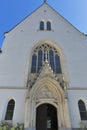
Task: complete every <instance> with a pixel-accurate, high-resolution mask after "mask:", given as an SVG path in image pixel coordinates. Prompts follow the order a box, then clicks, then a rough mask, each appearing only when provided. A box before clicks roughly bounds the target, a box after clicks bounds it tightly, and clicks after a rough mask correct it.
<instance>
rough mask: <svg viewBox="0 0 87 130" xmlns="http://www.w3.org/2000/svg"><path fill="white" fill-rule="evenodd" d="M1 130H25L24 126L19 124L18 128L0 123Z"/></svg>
mask: <svg viewBox="0 0 87 130" xmlns="http://www.w3.org/2000/svg"><path fill="white" fill-rule="evenodd" d="M0 130H24V125H23V124H19V123H17V125H16V126H12V125H10V124H9V123H6V122H4V123H0Z"/></svg>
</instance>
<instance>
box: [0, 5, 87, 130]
mask: <svg viewBox="0 0 87 130" xmlns="http://www.w3.org/2000/svg"><path fill="white" fill-rule="evenodd" d="M86 57H87V41H86V36H85V35H84V34H82V33H81V32H80V31H78V30H77V29H76V28H75V27H74V26H73V25H71V24H70V23H69V22H68V21H67V20H66V19H65V18H63V17H62V16H61V15H60V14H58V13H57V12H56V11H55V10H54V9H53V8H52V7H50V6H49V5H48V4H47V3H43V4H42V5H41V6H40V7H39V8H38V9H37V10H35V11H34V12H33V13H32V14H31V15H29V16H28V17H27V18H25V19H24V20H23V21H22V22H21V23H19V24H18V25H17V26H16V27H14V28H13V29H12V30H10V31H9V32H8V33H5V39H4V43H3V47H2V51H0V121H1V122H2V121H3V122H10V123H12V124H13V125H15V124H16V123H19V124H24V128H25V130H48V129H49V130H62V129H64V130H65V129H71V128H79V127H80V123H83V125H86V124H87V72H86V71H87V69H86V68H87V60H86Z"/></svg>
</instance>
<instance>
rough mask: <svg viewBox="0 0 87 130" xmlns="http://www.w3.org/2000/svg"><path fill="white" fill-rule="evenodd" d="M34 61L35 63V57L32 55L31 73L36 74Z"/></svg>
mask: <svg viewBox="0 0 87 130" xmlns="http://www.w3.org/2000/svg"><path fill="white" fill-rule="evenodd" d="M36 61H37V56H36V55H35V54H34V55H33V56H32V67H31V73H36Z"/></svg>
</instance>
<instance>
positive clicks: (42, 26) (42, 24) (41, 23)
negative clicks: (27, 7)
mask: <svg viewBox="0 0 87 130" xmlns="http://www.w3.org/2000/svg"><path fill="white" fill-rule="evenodd" d="M40 30H44V22H43V21H41V22H40Z"/></svg>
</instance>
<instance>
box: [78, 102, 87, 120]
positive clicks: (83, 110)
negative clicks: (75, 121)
mask: <svg viewBox="0 0 87 130" xmlns="http://www.w3.org/2000/svg"><path fill="white" fill-rule="evenodd" d="M78 107H79V112H80V117H81V120H87V111H86V107H85V104H84V102H83V101H82V100H79V102H78Z"/></svg>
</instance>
